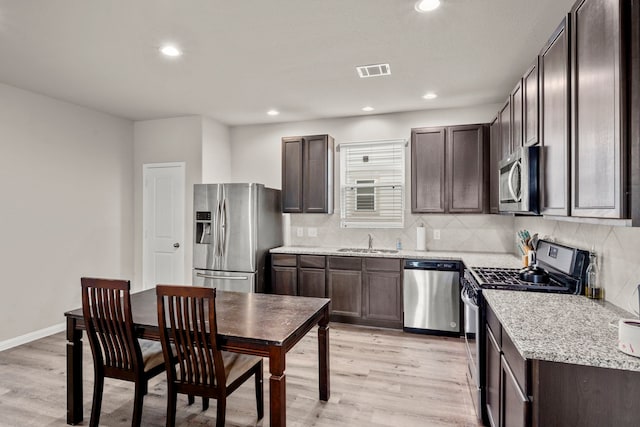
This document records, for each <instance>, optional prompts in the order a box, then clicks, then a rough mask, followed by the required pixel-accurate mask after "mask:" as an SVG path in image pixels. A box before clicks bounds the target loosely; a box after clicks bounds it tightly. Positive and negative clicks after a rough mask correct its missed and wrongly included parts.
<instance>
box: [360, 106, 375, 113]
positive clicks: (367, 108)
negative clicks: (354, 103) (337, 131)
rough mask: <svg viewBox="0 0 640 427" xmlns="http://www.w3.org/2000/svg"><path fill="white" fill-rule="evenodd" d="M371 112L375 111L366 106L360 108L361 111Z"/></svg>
mask: <svg viewBox="0 0 640 427" xmlns="http://www.w3.org/2000/svg"><path fill="white" fill-rule="evenodd" d="M373 110H375V108H373V107H370V106H368V105H367V106H366V107H362V111H366V112H369V111H373Z"/></svg>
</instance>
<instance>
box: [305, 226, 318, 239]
mask: <svg viewBox="0 0 640 427" xmlns="http://www.w3.org/2000/svg"><path fill="white" fill-rule="evenodd" d="M307 236H309V237H318V229H317V228H316V227H309V228H307Z"/></svg>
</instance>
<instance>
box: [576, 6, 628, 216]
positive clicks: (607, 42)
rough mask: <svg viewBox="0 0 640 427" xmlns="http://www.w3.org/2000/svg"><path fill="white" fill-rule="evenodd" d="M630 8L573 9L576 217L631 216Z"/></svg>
mask: <svg viewBox="0 0 640 427" xmlns="http://www.w3.org/2000/svg"><path fill="white" fill-rule="evenodd" d="M623 4H624V5H623ZM627 6H628V4H627V2H623V1H622V0H582V1H578V2H576V3H575V5H574V6H573V8H572V10H571V27H572V28H571V91H572V99H571V129H572V134H571V149H572V160H573V162H572V190H573V191H572V194H571V196H572V197H571V200H572V207H571V215H572V216H580V217H600V218H624V217H626V204H627V203H626V197H625V192H626V190H627V189H626V159H627V155H626V144H625V141H626V136H627V135H626V111H627V110H626V108H625V105H626V104H625V103H626V86H625V84H626V73H625V71H626V58H625V55H626V52H625V51H623V41H622V39H623V35H624V34H625V31H626V29H625V28H623V20H622V17H623V16H626V15H625V14H622V13H621V12H622V10H621V9H622V7H627ZM635 25H637V22H636V23H635Z"/></svg>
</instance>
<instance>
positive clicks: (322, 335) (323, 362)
mask: <svg viewBox="0 0 640 427" xmlns="http://www.w3.org/2000/svg"><path fill="white" fill-rule="evenodd" d="M318 362H319V363H318V370H319V372H318V374H319V375H318V378H319V379H320V381H319V383H320V400H324V401H327V400H329V395H330V394H331V391H330V386H329V373H330V369H329V308H328V306H327V307H325V310H324V316H323V317H322V320H320V322H318Z"/></svg>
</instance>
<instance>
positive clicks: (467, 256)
mask: <svg viewBox="0 0 640 427" xmlns="http://www.w3.org/2000/svg"><path fill="white" fill-rule="evenodd" d="M339 249H340V248H338V247H335V248H333V247H314V246H280V247H279V248H274V249H271V253H272V254H304V255H334V256H359V257H376V258H403V259H430V260H454V261H462V262H463V263H464V264H465V265H466V266H467V267H511V268H519V267H522V260H521V259H520V258H519V257H517V256H515V255H513V254H507V253H490V252H439V251H412V250H400V251H398V252H396V253H388V252H385V253H367V252H365V253H363V252H340V251H339Z"/></svg>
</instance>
